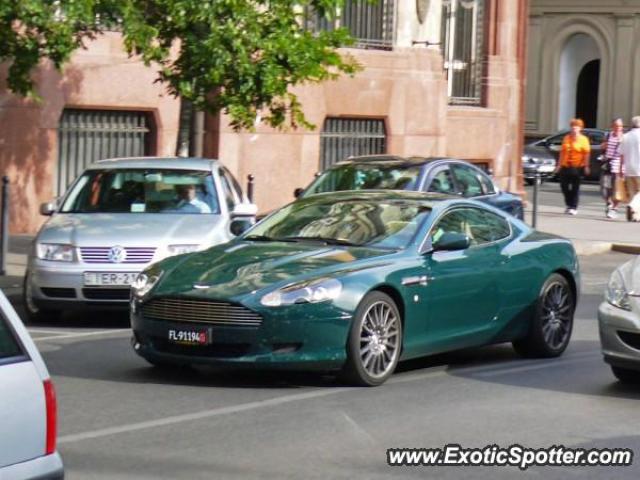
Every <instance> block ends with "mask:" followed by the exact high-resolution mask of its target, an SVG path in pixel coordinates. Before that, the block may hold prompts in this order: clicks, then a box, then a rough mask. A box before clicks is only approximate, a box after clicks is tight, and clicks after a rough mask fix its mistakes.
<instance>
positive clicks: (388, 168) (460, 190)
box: [294, 155, 524, 219]
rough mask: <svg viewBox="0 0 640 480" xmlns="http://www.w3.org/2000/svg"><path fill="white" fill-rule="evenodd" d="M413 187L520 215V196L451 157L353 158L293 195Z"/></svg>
mask: <svg viewBox="0 0 640 480" xmlns="http://www.w3.org/2000/svg"><path fill="white" fill-rule="evenodd" d="M372 189H385V190H386V189H392V190H416V191H419V192H434V193H450V194H456V195H460V196H462V197H465V198H473V199H475V200H480V201H482V202H485V203H488V204H489V205H493V206H494V207H497V208H500V209H501V210H504V211H505V212H507V213H510V214H512V215H513V216H515V217H517V218H519V219H522V218H524V209H523V206H522V199H521V198H520V197H519V196H517V195H513V194H511V193H507V192H503V191H501V190H500V189H499V188H498V187H497V186H496V185H495V184H494V183H493V180H492V179H491V177H490V176H489V175H487V174H486V173H485V172H484V171H482V170H481V169H480V168H478V167H476V166H475V165H473V164H471V163H469V162H465V161H463V160H456V159H453V158H439V157H438V158H435V157H432V158H423V157H411V158H403V157H396V156H389V155H371V156H363V157H353V158H349V159H348V160H344V161H342V162H338V163H337V164H335V165H334V166H333V167H331V168H329V169H328V170H325V171H324V172H322V173H321V174H319V175H318V176H317V177H316V178H315V180H314V181H313V182H312V183H311V184H310V185H309V186H308V187H307V188H305V189H296V191H295V192H294V195H295V196H296V197H297V198H304V197H307V196H309V195H315V194H317V193H323V192H333V191H340V190H372Z"/></svg>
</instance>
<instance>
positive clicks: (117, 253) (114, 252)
mask: <svg viewBox="0 0 640 480" xmlns="http://www.w3.org/2000/svg"><path fill="white" fill-rule="evenodd" d="M126 258H127V251H126V250H125V249H124V248H123V247H118V246H115V247H111V250H109V261H110V262H111V263H122V262H124V260H125V259H126Z"/></svg>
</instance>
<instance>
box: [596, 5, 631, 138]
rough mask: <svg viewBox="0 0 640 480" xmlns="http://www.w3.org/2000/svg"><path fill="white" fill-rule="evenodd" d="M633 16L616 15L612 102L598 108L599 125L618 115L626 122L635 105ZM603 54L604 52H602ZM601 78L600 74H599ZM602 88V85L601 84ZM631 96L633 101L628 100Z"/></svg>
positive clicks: (603, 125) (605, 123)
mask: <svg viewBox="0 0 640 480" xmlns="http://www.w3.org/2000/svg"><path fill="white" fill-rule="evenodd" d="M634 23H635V22H634V18H633V16H629V15H624V16H623V15H620V16H616V37H615V38H616V39H615V45H614V47H613V51H614V58H613V59H612V61H613V103H612V104H608V101H607V100H609V99H605V103H604V104H603V105H602V106H601V107H600V108H598V123H599V124H600V125H599V126H602V127H608V125H609V123H610V120H611V118H612V117H613V116H620V117H622V118H623V120H624V121H625V123H628V122H629V120H630V119H631V117H632V116H633V115H637V114H638V113H637V112H633V111H632V109H633V108H635V105H637V98H636V97H637V95H636V94H635V90H636V89H635V88H634V82H633V81H632V72H633V66H634V59H633V54H634V48H635V42H634V32H633V26H634ZM602 53H603V54H604V52H602ZM601 78H602V74H601ZM601 88H602V86H601ZM632 98H633V102H630V101H629V100H630V99H632Z"/></svg>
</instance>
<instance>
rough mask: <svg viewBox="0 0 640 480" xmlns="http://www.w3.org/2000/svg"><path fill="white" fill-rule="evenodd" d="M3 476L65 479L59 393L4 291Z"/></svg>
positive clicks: (0, 371)
mask: <svg viewBox="0 0 640 480" xmlns="http://www.w3.org/2000/svg"><path fill="white" fill-rule="evenodd" d="M0 392H1V393H0V479H2V480H18V479H19V480H27V479H39V480H40V479H62V478H64V471H63V466H62V459H61V458H60V455H59V454H58V451H57V450H56V439H57V431H56V420H57V407H56V396H55V392H54V389H53V384H52V383H51V378H50V377H49V372H48V371H47V367H46V366H45V364H44V362H43V361H42V357H41V356H40V354H39V353H38V349H37V348H36V346H35V344H34V343H33V340H31V337H30V336H29V333H28V332H27V329H26V328H25V327H24V325H23V324H22V322H21V321H20V318H19V317H18V315H17V314H16V312H15V310H14V309H13V307H12V306H11V304H10V303H9V302H8V300H7V298H6V297H5V296H4V293H2V291H0Z"/></svg>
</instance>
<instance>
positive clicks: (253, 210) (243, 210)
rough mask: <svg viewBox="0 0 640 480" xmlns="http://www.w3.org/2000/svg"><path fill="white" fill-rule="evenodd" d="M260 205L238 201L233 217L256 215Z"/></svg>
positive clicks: (232, 212) (232, 213)
mask: <svg viewBox="0 0 640 480" xmlns="http://www.w3.org/2000/svg"><path fill="white" fill-rule="evenodd" d="M257 213H258V207H257V206H256V205H255V204H254V203H238V204H237V205H236V206H235V207H233V210H232V211H231V217H232V218H235V217H255V216H256V214H257Z"/></svg>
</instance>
